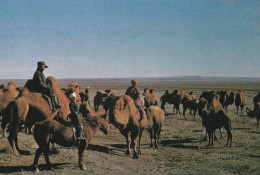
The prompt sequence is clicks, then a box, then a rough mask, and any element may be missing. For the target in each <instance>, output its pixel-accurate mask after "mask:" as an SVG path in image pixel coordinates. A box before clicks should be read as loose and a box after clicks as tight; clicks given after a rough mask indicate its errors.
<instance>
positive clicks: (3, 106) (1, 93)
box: [0, 81, 19, 137]
mask: <svg viewBox="0 0 260 175" xmlns="http://www.w3.org/2000/svg"><path fill="white" fill-rule="evenodd" d="M18 94H19V91H18V89H17V88H16V86H15V83H14V82H13V81H11V82H9V83H8V84H7V85H6V86H4V85H3V87H2V88H1V89H0V116H2V123H1V127H2V131H3V133H2V135H3V137H5V135H6V126H7V124H9V123H10V116H11V107H12V104H13V103H12V102H13V100H14V99H15V98H16V97H17V96H18Z"/></svg>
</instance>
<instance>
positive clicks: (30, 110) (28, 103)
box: [8, 77, 80, 156]
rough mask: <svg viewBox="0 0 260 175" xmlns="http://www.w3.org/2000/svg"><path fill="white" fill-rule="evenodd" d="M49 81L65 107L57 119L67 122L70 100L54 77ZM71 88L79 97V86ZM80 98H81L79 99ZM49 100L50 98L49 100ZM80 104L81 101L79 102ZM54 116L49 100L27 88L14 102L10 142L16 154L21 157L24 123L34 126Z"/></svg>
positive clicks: (61, 109)
mask: <svg viewBox="0 0 260 175" xmlns="http://www.w3.org/2000/svg"><path fill="white" fill-rule="evenodd" d="M47 81H49V82H50V85H51V86H52V88H53V90H54V92H55V94H56V95H57V98H58V100H59V102H60V104H63V106H62V107H61V108H60V109H58V110H57V117H58V118H59V119H61V120H67V115H68V114H69V113H70V110H69V102H70V101H69V99H68V98H67V97H66V95H65V94H64V92H63V91H62V90H61V88H60V86H59V85H58V83H57V82H56V80H55V79H54V77H48V78H47ZM26 85H28V84H26ZM70 86H71V87H70V88H71V89H73V90H74V91H76V93H77V96H78V97H79V85H78V83H76V82H73V83H71V84H70ZM79 98H80V97H79ZM47 99H48V98H47ZM78 103H80V100H79V101H78ZM52 115H53V111H52V109H51V108H50V105H49V102H48V100H46V97H44V96H43V95H42V94H41V93H37V92H30V91H29V90H28V88H27V86H25V87H24V88H23V90H22V92H21V93H20V94H19V96H18V97H17V98H16V99H15V100H14V104H13V105H12V112H11V123H10V132H9V136H8V141H9V143H10V145H11V147H12V149H13V151H14V153H15V155H17V156H18V155H20V154H21V153H27V151H26V152H22V151H21V150H20V149H19V147H18V137H17V136H18V129H19V126H20V125H21V124H22V123H25V124H26V125H27V126H32V125H33V124H34V123H35V122H36V121H43V120H45V119H47V118H49V117H50V116H52Z"/></svg>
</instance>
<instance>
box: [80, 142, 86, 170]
mask: <svg viewBox="0 0 260 175" xmlns="http://www.w3.org/2000/svg"><path fill="white" fill-rule="evenodd" d="M86 147H87V141H86V140H81V141H80V144H79V146H78V156H79V167H80V169H82V170H86V169H87V168H86V165H85V164H84V154H85V149H86Z"/></svg>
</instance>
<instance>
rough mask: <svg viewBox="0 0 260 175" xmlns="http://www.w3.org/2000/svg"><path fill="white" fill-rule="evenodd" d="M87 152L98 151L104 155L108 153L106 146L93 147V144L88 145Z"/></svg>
mask: <svg viewBox="0 0 260 175" xmlns="http://www.w3.org/2000/svg"><path fill="white" fill-rule="evenodd" d="M87 150H91V151H98V152H102V153H106V154H109V153H110V150H109V149H108V148H107V147H106V146H100V145H93V144H89V145H88V147H87Z"/></svg>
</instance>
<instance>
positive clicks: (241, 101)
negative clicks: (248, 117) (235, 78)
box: [235, 90, 246, 115]
mask: <svg viewBox="0 0 260 175" xmlns="http://www.w3.org/2000/svg"><path fill="white" fill-rule="evenodd" d="M245 102H246V98H245V96H244V92H243V91H242V90H238V92H237V93H236V99H235V106H236V107H237V115H238V110H239V107H240V110H241V114H243V109H244V106H245Z"/></svg>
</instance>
